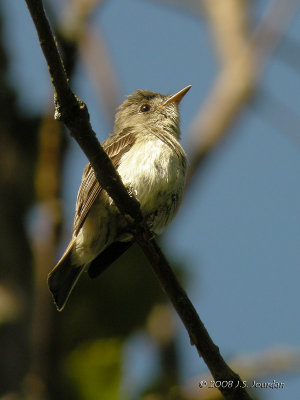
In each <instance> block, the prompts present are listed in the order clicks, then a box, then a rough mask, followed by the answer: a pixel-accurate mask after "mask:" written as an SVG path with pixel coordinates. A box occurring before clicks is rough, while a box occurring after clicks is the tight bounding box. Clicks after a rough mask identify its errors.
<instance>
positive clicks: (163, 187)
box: [48, 86, 190, 310]
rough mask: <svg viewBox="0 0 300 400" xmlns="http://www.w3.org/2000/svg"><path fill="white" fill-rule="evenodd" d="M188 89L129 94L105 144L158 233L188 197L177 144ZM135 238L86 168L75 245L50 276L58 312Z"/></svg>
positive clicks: (184, 161) (107, 151)
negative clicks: (85, 279)
mask: <svg viewBox="0 0 300 400" xmlns="http://www.w3.org/2000/svg"><path fill="white" fill-rule="evenodd" d="M189 89H190V86H188V87H186V88H184V89H182V90H181V91H180V92H178V93H176V94H175V95H173V96H164V95H162V94H160V93H155V92H149V91H146V90H137V91H136V92H135V93H133V94H131V95H129V96H128V97H127V99H126V100H125V101H124V103H123V104H122V105H121V106H120V107H119V110H118V112H117V114H116V118H115V125H114V133H113V134H112V135H111V136H109V137H108V139H107V140H105V142H104V143H103V144H102V146H103V148H104V150H105V151H106V153H107V154H108V155H109V157H110V158H111V160H112V163H113V164H114V166H115V168H116V169H117V171H118V173H119V175H120V176H121V178H122V181H123V183H124V185H125V186H126V187H127V188H128V190H129V191H130V192H131V193H132V194H133V195H134V196H135V197H136V198H137V199H138V201H139V202H140V205H141V211H142V214H143V216H144V219H145V220H146V222H147V224H148V226H149V228H150V229H151V230H152V231H153V232H154V233H156V234H158V233H161V232H162V230H163V229H164V228H165V227H166V226H167V225H168V224H169V222H170V221H171V220H172V218H173V217H174V215H175V213H176V212H177V210H178V207H179V205H180V202H181V200H182V196H183V188H184V179H185V170H186V157H185V153H184V150H183V149H182V147H181V145H180V144H179V142H178V140H179V137H180V130H179V112H178V104H179V102H180V100H181V99H182V97H183V96H184V95H185V93H186V92H187V91H188V90H189ZM132 239H133V238H132V234H131V233H130V232H129V230H128V223H127V220H126V219H125V217H123V216H122V215H120V213H119V212H118V210H117V208H116V206H115V205H114V202H113V201H112V199H111V198H110V197H109V196H108V194H107V193H106V191H104V190H102V188H101V186H100V184H99V183H98V181H97V180H96V177H95V174H94V171H93V169H92V167H91V165H90V164H87V166H86V167H85V169H84V172H83V176H82V182H81V185H80V188H79V191H78V195H77V202H76V210H75V217H74V225H73V236H72V239H71V242H70V243H69V245H68V247H67V249H66V251H65V253H64V254H63V256H62V257H61V259H60V260H59V262H58V263H57V265H56V266H55V267H54V269H53V270H52V271H51V272H50V274H49V277H48V284H49V288H50V290H51V292H52V294H53V298H54V301H55V304H56V306H57V308H58V310H62V309H63V307H64V306H65V304H66V301H67V299H68V297H69V295H70V293H71V291H72V289H73V287H74V285H75V283H76V282H77V280H78V278H79V277H80V274H81V273H82V272H83V271H84V270H88V272H89V275H90V276H91V277H96V276H97V275H98V274H99V273H101V272H102V271H103V270H104V269H105V268H107V267H108V266H109V265H110V264H111V263H112V262H113V261H114V260H115V259H116V258H118V257H119V256H120V255H121V254H122V253H123V252H124V251H126V250H127V249H128V248H129V247H130V245H131V244H132Z"/></svg>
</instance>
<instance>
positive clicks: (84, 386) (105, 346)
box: [64, 339, 126, 400]
mask: <svg viewBox="0 0 300 400" xmlns="http://www.w3.org/2000/svg"><path fill="white" fill-rule="evenodd" d="M122 346H123V344H122V342H121V341H120V340H117V339H107V340H105V339H99V340H96V341H91V342H87V343H84V344H81V345H79V346H78V347H77V348H76V349H75V350H74V351H72V352H71V353H70V354H69V356H68V357H67V359H66V362H65V364H64V373H65V374H66V376H67V377H68V379H69V380H70V382H71V384H72V390H73V391H74V393H76V395H75V397H77V398H78V399H82V400H99V399H100V398H101V400H117V399H119V395H120V383H121V366H122ZM122 399H124V400H125V399H126V397H125V396H122Z"/></svg>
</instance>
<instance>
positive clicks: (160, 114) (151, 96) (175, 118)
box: [114, 85, 191, 138]
mask: <svg viewBox="0 0 300 400" xmlns="http://www.w3.org/2000/svg"><path fill="white" fill-rule="evenodd" d="M190 88H191V85H189V86H187V87H185V88H184V89H182V90H180V91H179V92H177V93H175V94H173V95H169V96H165V95H163V94H160V93H156V92H150V91H148V90H142V89H139V90H137V91H135V92H134V93H132V94H130V95H129V96H128V97H127V99H126V100H125V101H124V103H123V104H121V106H120V107H119V109H118V112H117V114H116V119H115V126H114V132H115V133H119V132H122V131H123V130H124V129H125V128H130V127H134V128H136V127H139V126H140V127H141V128H142V131H144V132H145V133H146V132H147V128H148V129H149V128H152V127H153V128H157V129H161V130H164V131H167V132H169V133H171V134H172V135H174V136H175V137H176V138H179V132H180V130H179V111H178V105H179V103H180V101H181V99H182V98H183V96H184V95H185V94H186V93H187V92H188V90H189V89H190Z"/></svg>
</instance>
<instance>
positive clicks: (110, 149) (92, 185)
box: [73, 128, 136, 236]
mask: <svg viewBox="0 0 300 400" xmlns="http://www.w3.org/2000/svg"><path fill="white" fill-rule="evenodd" d="M135 140H136V136H135V135H134V133H133V130H132V129H130V128H126V129H124V130H123V131H122V132H121V133H119V134H113V135H111V136H109V137H108V138H107V139H106V140H105V141H104V142H103V144H102V146H103V148H104V150H105V152H106V153H107V155H108V156H109V157H110V159H111V161H112V163H113V165H114V167H115V168H118V166H119V164H120V160H121V158H122V156H123V155H124V154H125V153H126V152H127V151H128V150H129V149H130V148H131V147H132V146H133V144H134V142H135ZM101 190H102V187H101V186H100V185H99V182H98V181H97V179H96V176H95V173H94V170H93V168H92V166H91V164H90V163H88V164H87V165H86V167H85V169H84V171H83V175H82V181H81V185H80V188H79V190H78V195H77V201H76V209H75V217H74V224H73V235H74V236H77V235H78V232H79V231H80V228H81V227H82V224H83V223H84V221H85V218H86V216H87V214H88V212H89V211H90V209H91V207H92V205H93V204H94V201H95V200H96V198H97V197H98V196H99V194H100V192H101Z"/></svg>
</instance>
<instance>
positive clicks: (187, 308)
mask: <svg viewBox="0 0 300 400" xmlns="http://www.w3.org/2000/svg"><path fill="white" fill-rule="evenodd" d="M26 3H27V6H28V8H29V10H30V13H31V16H32V19H33V21H34V24H35V26H36V29H37V32H38V36H39V39H40V43H41V47H42V50H43V52H44V55H45V58H46V60H47V63H48V68H49V72H50V75H51V80H52V83H53V86H54V91H55V94H56V107H57V108H56V116H57V118H58V119H60V120H61V121H63V122H64V123H65V125H66V126H67V127H68V128H69V130H70V133H71V135H72V136H73V137H74V139H75V140H76V141H77V142H78V144H79V145H80V147H81V148H82V150H83V151H84V153H85V154H86V156H87V157H88V159H89V161H90V163H91V165H92V167H93V169H94V171H95V175H96V177H97V179H98V181H99V182H101V186H102V187H103V188H104V189H105V190H106V191H107V192H108V194H109V195H110V196H111V197H112V199H113V200H114V202H115V204H116V205H117V207H118V208H119V210H120V212H121V213H123V214H127V215H130V216H131V218H132V219H133V221H134V223H135V226H136V229H137V234H136V241H137V243H138V244H139V245H140V246H141V248H142V249H143V251H144V253H145V254H146V256H147V257H148V258H149V260H150V262H151V265H152V268H153V270H154V272H155V274H156V275H157V277H158V279H159V281H160V283H161V285H162V286H163V288H164V290H165V292H166V293H167V294H168V296H169V297H170V299H171V301H172V303H173V305H174V307H175V308H176V310H177V312H178V314H179V316H180V318H181V319H182V321H183V323H184V325H185V327H186V328H187V331H188V333H189V336H190V338H191V342H192V344H194V345H195V346H196V348H197V350H198V352H199V354H201V355H202V356H203V359H204V360H205V362H206V363H207V365H208V367H209V369H210V371H211V373H212V375H213V377H214V378H215V379H216V380H220V381H233V383H234V384H233V386H232V387H231V388H228V387H226V388H220V390H221V392H222V394H223V395H224V396H225V397H226V398H227V399H233V400H243V399H245V400H247V399H248V400H249V399H251V398H250V396H249V395H248V394H247V392H246V391H245V389H243V388H242V387H240V386H239V385H238V382H239V381H241V379H240V378H239V376H238V375H237V374H235V373H234V372H233V371H232V370H231V369H230V368H229V367H228V365H227V364H226V363H225V361H224V360H223V358H222V357H221V355H220V353H219V349H218V347H217V346H216V345H215V344H214V343H213V341H212V340H211V338H210V336H209V334H208V332H207V330H206V329H205V327H204V325H203V323H202V322H201V321H200V319H199V316H198V315H197V312H196V310H195V308H194V307H193V305H192V303H191V301H190V300H189V298H188V297H187V295H186V293H185V291H184V290H183V289H182V287H181V286H180V284H179V282H178V280H177V278H176V277H175V275H174V273H173V271H172V269H171V267H170V266H169V264H168V262H167V260H166V258H165V257H164V255H163V253H162V252H161V250H160V248H159V247H158V245H157V243H156V242H155V240H154V239H153V238H151V233H150V232H149V230H148V229H147V228H145V227H144V226H143V225H142V215H141V212H140V208H139V203H138V202H137V200H136V199H134V198H132V197H130V196H129V194H128V193H127V190H126V188H125V187H124V185H123V184H122V181H121V179H120V177H119V175H118V174H117V172H116V171H115V169H114V167H113V165H112V163H111V161H110V159H109V157H108V156H107V155H106V153H105V152H104V150H103V148H102V147H101V145H100V143H99V142H98V140H97V138H96V135H95V132H94V131H93V130H92V127H91V125H90V121H89V114H88V111H87V108H86V106H85V104H84V103H83V102H82V101H80V100H79V99H77V97H76V96H75V95H74V93H73V92H72V90H71V89H70V87H69V84H68V80H67V76H66V73H65V70H64V67H63V63H62V60H61V58H60V56H59V53H58V51H57V48H56V44H55V41H54V38H53V35H52V32H51V29H50V26H49V23H48V20H47V18H46V15H45V13H44V10H43V6H42V1H41V0H26Z"/></svg>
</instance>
